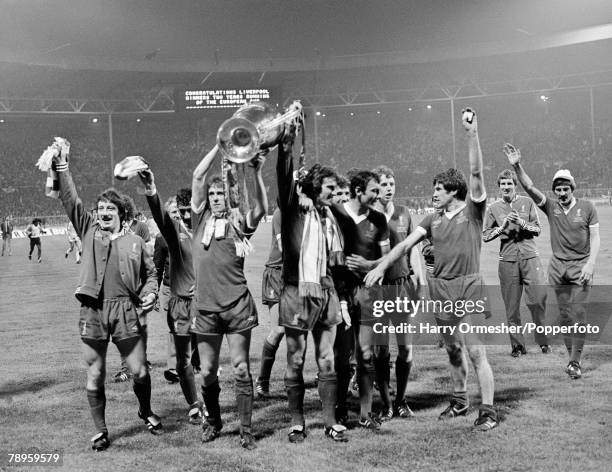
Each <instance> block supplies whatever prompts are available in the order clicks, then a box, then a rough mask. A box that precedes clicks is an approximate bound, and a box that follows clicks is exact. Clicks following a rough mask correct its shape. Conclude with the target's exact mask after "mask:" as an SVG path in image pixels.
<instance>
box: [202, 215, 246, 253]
mask: <svg viewBox="0 0 612 472" xmlns="http://www.w3.org/2000/svg"><path fill="white" fill-rule="evenodd" d="M240 216H241V215H240V212H239V210H238V209H237V208H232V209H231V210H230V211H229V219H228V218H227V212H222V213H219V214H217V215H215V214H214V213H211V214H210V216H209V217H208V219H207V220H206V223H205V224H204V234H203V236H202V240H201V241H200V242H201V243H202V245H203V246H204V248H205V249H208V247H209V246H210V243H211V241H212V237H213V234H214V236H215V239H216V240H221V239H225V237H226V233H227V236H228V237H229V236H231V237H232V239H233V240H234V245H235V246H236V255H237V256H238V257H246V256H247V255H248V254H250V253H251V251H252V250H253V246H251V243H250V242H249V240H248V239H247V238H246V237H245V236H244V234H242V231H240V230H239V229H238V228H237V226H239V220H240Z"/></svg>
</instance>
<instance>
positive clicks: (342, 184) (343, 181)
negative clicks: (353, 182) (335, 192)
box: [336, 174, 350, 188]
mask: <svg viewBox="0 0 612 472" xmlns="http://www.w3.org/2000/svg"><path fill="white" fill-rule="evenodd" d="M336 181H337V182H338V188H346V187H348V186H349V185H350V182H349V181H348V179H347V178H346V177H345V176H343V175H340V174H338V175H337V176H336Z"/></svg>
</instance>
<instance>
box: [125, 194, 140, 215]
mask: <svg viewBox="0 0 612 472" xmlns="http://www.w3.org/2000/svg"><path fill="white" fill-rule="evenodd" d="M123 199H124V200H125V219H126V221H130V220H133V219H134V218H136V212H137V209H136V202H135V201H134V199H133V198H132V197H130V196H129V195H125V194H124V195H123Z"/></svg>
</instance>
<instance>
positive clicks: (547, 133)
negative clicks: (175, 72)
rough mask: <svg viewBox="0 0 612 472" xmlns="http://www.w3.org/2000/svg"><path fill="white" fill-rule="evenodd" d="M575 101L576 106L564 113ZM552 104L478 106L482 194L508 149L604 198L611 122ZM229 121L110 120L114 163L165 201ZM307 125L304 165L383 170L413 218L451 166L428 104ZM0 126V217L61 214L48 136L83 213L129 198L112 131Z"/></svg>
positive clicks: (442, 126)
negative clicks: (128, 161) (53, 193)
mask: <svg viewBox="0 0 612 472" xmlns="http://www.w3.org/2000/svg"><path fill="white" fill-rule="evenodd" d="M564 100H565V102H564ZM568 100H569V102H568ZM572 100H574V101H575V102H576V103H570V102H571V101H572ZM557 102H558V103H555V101H554V100H551V102H550V103H537V100H534V98H533V97H522V98H520V99H515V98H511V99H508V98H503V99H494V100H488V101H483V103H478V104H475V105H476V106H477V108H478V110H479V113H480V115H481V116H486V117H487V121H486V123H487V126H488V129H486V132H483V133H482V134H483V136H486V138H485V139H483V142H482V143H481V144H482V149H483V153H484V154H485V155H487V156H488V158H487V162H488V163H490V164H488V167H487V168H486V169H485V171H486V174H485V176H486V178H487V180H488V182H487V187H488V188H495V182H494V179H495V176H496V175H497V174H498V172H499V171H501V170H502V169H503V168H504V167H505V166H506V163H505V162H504V159H503V156H502V154H501V146H502V145H503V143H504V142H508V141H509V142H512V143H513V144H515V145H516V146H518V147H519V148H520V149H521V151H522V153H523V156H524V157H525V158H526V159H528V160H529V163H530V165H529V168H530V171H531V172H532V174H533V175H532V177H533V178H534V181H535V182H538V183H542V184H544V183H545V182H547V181H548V180H549V178H550V176H551V175H552V174H553V173H554V171H556V170H557V169H559V168H569V169H571V171H572V173H573V175H575V176H576V178H577V179H578V182H577V183H578V188H579V189H590V190H589V191H588V192H587V194H585V195H584V196H589V197H601V196H602V195H606V194H607V193H608V188H609V187H610V184H609V182H610V172H611V171H610V169H609V158H610V155H611V154H612V117H606V116H603V117H597V118H596V123H595V129H594V133H592V131H593V130H592V129H591V123H590V116H589V110H588V101H587V100H584V97H570V98H569V99H568V98H563V97H561V98H560V99H559V100H558V101H557ZM570 107H573V108H570ZM460 109H461V104H460V103H457V104H455V112H456V113H459V111H460ZM569 109H571V113H568V110H569ZM500 110H501V112H500ZM226 114H227V116H225V115H224V114H220V113H219V112H216V114H215V115H213V116H204V117H203V116H196V115H189V114H182V115H178V116H177V115H166V116H163V117H152V116H147V115H145V116H143V117H142V118H141V119H140V121H137V117H135V116H130V117H121V118H113V151H114V153H113V157H114V162H115V163H116V162H118V161H119V160H121V159H122V158H123V157H125V156H128V155H142V156H143V157H145V159H147V160H148V161H149V162H150V163H151V164H152V166H153V168H155V169H159V170H158V171H157V172H156V177H157V179H158V180H159V182H158V188H159V189H160V192H161V193H162V194H163V195H170V194H171V193H172V192H173V191H174V190H175V189H176V188H177V187H179V186H181V185H188V184H189V181H190V176H191V172H192V170H193V168H194V167H195V166H196V164H197V162H199V159H200V158H201V153H202V152H203V151H206V150H208V149H210V148H211V147H212V146H213V145H214V142H215V136H216V132H217V128H218V126H219V124H220V123H221V122H222V121H223V119H225V118H227V117H229V115H230V114H231V111H229V110H228V111H227V113H226ZM424 115H425V116H426V119H423V117H424ZM313 119H314V114H312V116H309V117H308V120H307V129H306V138H307V139H306V150H307V164H308V163H309V162H310V163H312V162H313V161H314V160H315V159H316V156H317V155H318V158H319V160H320V161H321V162H322V163H323V162H324V163H329V164H331V165H332V166H336V167H337V168H338V169H339V170H340V172H346V171H347V170H349V169H350V168H353V167H357V168H372V167H373V166H374V165H375V164H377V163H380V162H385V163H386V164H388V165H389V166H390V167H392V168H393V169H394V170H395V172H396V180H397V182H398V183H399V185H400V186H399V188H398V197H399V199H400V200H401V201H403V203H405V204H407V205H408V206H410V207H412V208H414V209H422V208H424V207H426V206H428V202H429V197H430V184H431V179H432V177H433V175H434V174H435V173H436V172H438V171H440V170H441V169H444V168H448V167H453V165H454V164H453V163H454V159H453V140H452V130H451V120H450V108H449V104H448V103H434V104H433V105H432V107H431V109H427V108H426V106H425V105H423V104H419V105H418V106H417V105H414V106H409V105H401V106H399V105H393V106H381V107H380V108H367V109H364V108H355V109H351V110H348V109H338V110H333V111H332V110H328V111H326V112H324V113H322V114H321V115H319V116H317V117H316V120H317V138H318V143H316V144H315V135H314V132H313V128H314V127H313ZM0 126H1V128H0V131H1V132H0V149H1V151H0V153H1V155H2V157H1V159H2V162H3V166H2V168H3V170H2V172H0V214H2V215H4V214H12V215H13V216H15V217H18V216H24V217H25V216H28V217H30V216H49V215H54V214H57V213H59V212H61V208H60V206H59V205H58V204H57V202H56V201H54V200H53V199H50V198H47V197H45V195H44V183H45V174H43V173H42V172H40V171H39V170H38V169H37V168H36V167H35V166H34V164H35V163H36V160H37V159H38V157H39V156H40V154H41V153H42V151H43V150H44V149H45V148H46V147H47V146H48V145H49V144H50V143H51V142H52V140H53V137H54V136H62V137H66V138H68V139H69V140H70V141H71V143H72V147H71V156H70V159H71V169H73V172H74V174H75V176H76V178H75V181H76V182H79V188H78V191H79V194H80V195H81V196H82V198H83V200H84V201H85V203H86V204H90V203H93V201H94V199H95V196H96V195H97V194H98V193H99V192H100V191H101V190H103V189H104V188H106V187H109V186H110V185H111V184H113V185H116V186H117V187H119V188H120V189H122V190H124V191H129V192H130V193H132V194H133V193H134V191H133V189H134V186H132V185H129V184H127V185H126V184H125V183H122V182H118V181H116V180H115V181H114V182H113V179H112V177H111V169H112V163H111V152H110V140H109V129H108V123H107V122H106V120H105V119H104V118H103V117H101V118H100V119H99V122H98V123H93V122H92V119H91V117H84V116H83V117H72V116H71V117H27V118H23V117H21V118H18V117H14V118H13V117H11V118H7V119H5V121H4V122H3V123H2V124H1V125H0ZM489 127H490V128H489ZM593 138H594V140H593ZM460 139H462V138H461V136H458V137H457V138H456V140H457V143H456V144H457V146H456V148H457V149H458V150H460V149H462V146H461V144H462V143H461V142H460V141H459V140H460ZM317 151H318V152H317ZM457 152H460V151H457ZM496 156H499V159H497V158H496ZM461 157H462V156H461V155H458V156H457V160H458V161H459V162H463V161H464V159H461ZM463 170H464V171H467V169H463ZM247 174H248V173H247ZM273 175H274V166H273V165H268V166H266V168H265V170H264V179H265V181H266V183H267V185H268V183H273V182H274V177H273ZM251 184H252V183H249V185H248V186H250V185H251ZM542 186H543V187H545V185H542ZM600 189H601V190H600ZM268 190H269V191H270V203H271V205H270V206H271V208H274V201H275V186H274V185H270V188H269V189H268ZM134 198H135V200H136V203H137V205H138V206H139V207H146V205H145V204H144V197H143V196H142V195H134Z"/></svg>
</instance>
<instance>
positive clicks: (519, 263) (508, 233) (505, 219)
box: [482, 169, 550, 357]
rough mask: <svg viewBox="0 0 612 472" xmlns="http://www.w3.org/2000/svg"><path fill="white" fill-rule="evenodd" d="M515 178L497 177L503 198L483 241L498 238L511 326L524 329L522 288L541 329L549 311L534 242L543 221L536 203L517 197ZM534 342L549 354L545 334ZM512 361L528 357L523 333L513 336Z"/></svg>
mask: <svg viewBox="0 0 612 472" xmlns="http://www.w3.org/2000/svg"><path fill="white" fill-rule="evenodd" d="M516 184H517V180H516V174H515V173H514V172H513V171H511V170H509V169H506V170H504V171H502V172H501V173H500V174H499V176H498V177H497V185H498V186H499V189H500V191H501V195H502V198H501V199H499V200H497V201H495V202H494V203H493V204H492V205H491V206H490V207H489V208H488V210H487V214H486V216H485V223H484V230H483V232H482V234H483V240H484V242H486V243H488V242H490V241H493V240H494V239H496V238H497V237H499V238H500V246H499V285H500V288H501V292H502V298H503V300H504V305H505V306H506V316H507V318H508V325H509V326H521V295H522V292H523V286H525V294H526V295H527V306H528V308H529V310H530V311H531V317H532V318H533V322H534V323H535V324H536V326H542V324H543V323H544V315H545V311H546V287H545V283H546V280H545V276H544V268H543V266H542V261H541V260H540V257H539V255H538V249H537V247H536V244H535V240H534V238H535V237H536V236H539V235H540V220H539V219H538V214H537V212H536V209H535V204H534V203H533V200H531V198H529V197H523V196H521V195H517V194H516ZM535 341H536V343H538V344H539V345H540V349H542V352H543V353H544V354H548V353H549V352H550V346H549V344H548V338H547V336H546V335H545V334H544V333H537V332H536V334H535ZM510 343H511V344H512V357H518V356H520V355H521V354H527V349H525V339H524V338H523V335H522V334H521V333H520V332H517V333H512V332H511V333H510Z"/></svg>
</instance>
